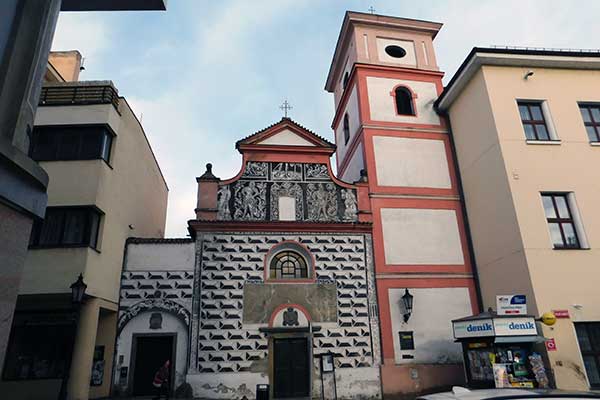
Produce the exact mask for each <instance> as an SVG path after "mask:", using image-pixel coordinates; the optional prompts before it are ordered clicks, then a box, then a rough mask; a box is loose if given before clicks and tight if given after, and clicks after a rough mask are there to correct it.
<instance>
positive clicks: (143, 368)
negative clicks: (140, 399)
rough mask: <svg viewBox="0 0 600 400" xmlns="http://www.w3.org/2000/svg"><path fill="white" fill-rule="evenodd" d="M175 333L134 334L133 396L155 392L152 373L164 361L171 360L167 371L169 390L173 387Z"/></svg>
mask: <svg viewBox="0 0 600 400" xmlns="http://www.w3.org/2000/svg"><path fill="white" fill-rule="evenodd" d="M175 346H176V335H175V334H170V335H153V334H150V335H144V334H139V335H134V336H133V348H132V357H131V359H132V369H133V371H132V376H133V385H132V387H133V390H132V394H133V395H134V396H149V395H154V394H155V388H154V386H153V385H152V381H153V380H154V375H155V374H156V372H157V371H158V370H159V369H160V367H162V366H163V365H164V363H165V361H167V360H170V361H171V370H170V373H169V391H171V388H172V387H173V371H175Z"/></svg>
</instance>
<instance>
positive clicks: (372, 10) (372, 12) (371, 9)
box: [368, 6, 375, 14]
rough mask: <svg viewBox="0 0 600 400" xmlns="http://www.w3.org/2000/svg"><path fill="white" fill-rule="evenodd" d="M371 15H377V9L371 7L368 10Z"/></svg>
mask: <svg viewBox="0 0 600 400" xmlns="http://www.w3.org/2000/svg"><path fill="white" fill-rule="evenodd" d="M368 11H369V12H370V13H371V14H375V9H374V8H373V6H371V7H369V10H368Z"/></svg>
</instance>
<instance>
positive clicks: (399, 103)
mask: <svg viewBox="0 0 600 400" xmlns="http://www.w3.org/2000/svg"><path fill="white" fill-rule="evenodd" d="M394 97H395V98H396V111H397V112H398V114H400V115H415V109H414V107H413V96H412V93H411V91H410V90H408V89H407V88H405V87H404V86H398V87H397V88H396V90H395V91H394Z"/></svg>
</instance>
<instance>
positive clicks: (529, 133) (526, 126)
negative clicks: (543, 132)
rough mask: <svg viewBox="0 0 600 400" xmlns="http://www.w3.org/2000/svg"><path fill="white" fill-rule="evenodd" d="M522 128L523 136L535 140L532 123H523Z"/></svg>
mask: <svg viewBox="0 0 600 400" xmlns="http://www.w3.org/2000/svg"><path fill="white" fill-rule="evenodd" d="M523 128H524V129H525V137H526V138H527V139H529V140H536V137H535V131H534V130H533V125H529V124H523Z"/></svg>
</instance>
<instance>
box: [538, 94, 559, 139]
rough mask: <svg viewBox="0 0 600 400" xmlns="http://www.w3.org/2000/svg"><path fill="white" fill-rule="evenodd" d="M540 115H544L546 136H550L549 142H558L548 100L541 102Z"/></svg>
mask: <svg viewBox="0 0 600 400" xmlns="http://www.w3.org/2000/svg"><path fill="white" fill-rule="evenodd" d="M542 114H543V115H544V119H545V120H546V129H547V130H548V136H550V139H551V140H554V141H556V140H559V139H558V134H557V133H556V128H555V127H554V121H552V114H550V106H549V105H548V100H544V101H542Z"/></svg>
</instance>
